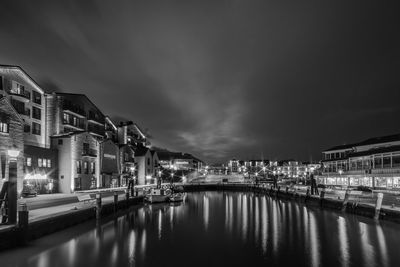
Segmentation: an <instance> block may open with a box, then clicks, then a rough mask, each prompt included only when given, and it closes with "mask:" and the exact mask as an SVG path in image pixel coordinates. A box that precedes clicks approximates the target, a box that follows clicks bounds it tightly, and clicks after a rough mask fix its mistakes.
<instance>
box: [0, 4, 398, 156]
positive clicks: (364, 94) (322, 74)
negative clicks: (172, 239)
mask: <svg viewBox="0 0 400 267" xmlns="http://www.w3.org/2000/svg"><path fill="white" fill-rule="evenodd" d="M395 5H396V4H393V5H392V4H389V3H377V2H375V1H333V2H330V3H326V2H324V1H307V2H304V1H290V2H285V3H283V2H282V1H128V0H126V1H57V2H56V1H34V2H27V1H2V3H1V4H0V8H1V10H5V11H7V12H3V14H2V16H1V17H0V39H1V40H2V41H1V42H0V51H1V52H2V53H0V61H1V63H3V64H17V65H21V66H22V67H23V68H24V69H26V71H27V72H29V73H30V74H31V75H32V76H33V77H35V78H37V79H38V80H40V81H44V82H43V86H46V87H47V86H48V87H50V86H52V87H54V88H62V90H63V91H70V92H81V93H85V94H87V95H88V96H89V97H90V98H91V99H92V100H93V102H95V103H96V104H97V105H98V106H99V107H100V108H101V109H102V110H103V111H104V113H105V114H108V115H110V116H112V117H118V118H127V119H129V120H132V121H135V122H137V123H139V124H140V125H141V126H142V127H143V128H148V129H150V133H151V135H152V136H154V138H153V140H152V142H153V144H155V145H157V146H161V147H167V148H170V149H175V150H182V151H186V152H191V153H194V154H197V155H199V156H200V157H203V158H205V159H208V160H211V161H223V160H226V159H227V158H230V157H242V158H250V157H261V156H264V157H269V158H298V159H301V160H309V159H310V158H314V159H315V158H318V157H319V153H320V151H321V150H322V149H324V148H326V147H329V146H332V145H336V144H341V143H344V142H353V141H357V140H360V139H363V138H367V137H369V136H374V135H384V134H391V133H395V132H400V130H399V127H398V125H397V124H396V121H397V118H398V117H399V115H400V109H399V108H398V99H400V98H399V97H400V90H399V85H400V81H399V79H398V73H399V70H400V50H399V49H398V47H400V46H399V45H400V41H399V35H398V32H399V25H400V21H399V20H400V19H399V17H398V15H397V10H398V6H395ZM16 18H18V19H16Z"/></svg>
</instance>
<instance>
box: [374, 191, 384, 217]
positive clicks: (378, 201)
mask: <svg viewBox="0 0 400 267" xmlns="http://www.w3.org/2000/svg"><path fill="white" fill-rule="evenodd" d="M382 199H383V194H382V193H378V196H377V199H376V203H375V216H374V219H375V220H378V219H379V214H380V213H381V207H382Z"/></svg>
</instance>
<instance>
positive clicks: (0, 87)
mask: <svg viewBox="0 0 400 267" xmlns="http://www.w3.org/2000/svg"><path fill="white" fill-rule="evenodd" d="M0 90H3V77H1V76H0Z"/></svg>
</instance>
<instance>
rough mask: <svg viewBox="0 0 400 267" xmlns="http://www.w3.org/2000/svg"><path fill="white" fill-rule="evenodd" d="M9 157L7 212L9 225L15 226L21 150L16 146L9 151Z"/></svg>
mask: <svg viewBox="0 0 400 267" xmlns="http://www.w3.org/2000/svg"><path fill="white" fill-rule="evenodd" d="M7 154H8V157H9V163H8V190H7V191H8V192H7V198H8V203H7V205H8V212H7V216H8V218H7V223H8V224H15V223H16V222H17V198H18V191H17V179H18V176H17V159H18V156H19V150H18V149H17V147H16V146H15V145H14V146H13V148H10V149H9V150H8V151H7Z"/></svg>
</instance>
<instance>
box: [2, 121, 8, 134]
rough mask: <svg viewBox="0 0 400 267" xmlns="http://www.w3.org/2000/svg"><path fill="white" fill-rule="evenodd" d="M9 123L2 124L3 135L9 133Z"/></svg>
mask: <svg viewBox="0 0 400 267" xmlns="http://www.w3.org/2000/svg"><path fill="white" fill-rule="evenodd" d="M8 128H9V127H8V123H5V122H0V132H2V133H8V130H9V129H8Z"/></svg>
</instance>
